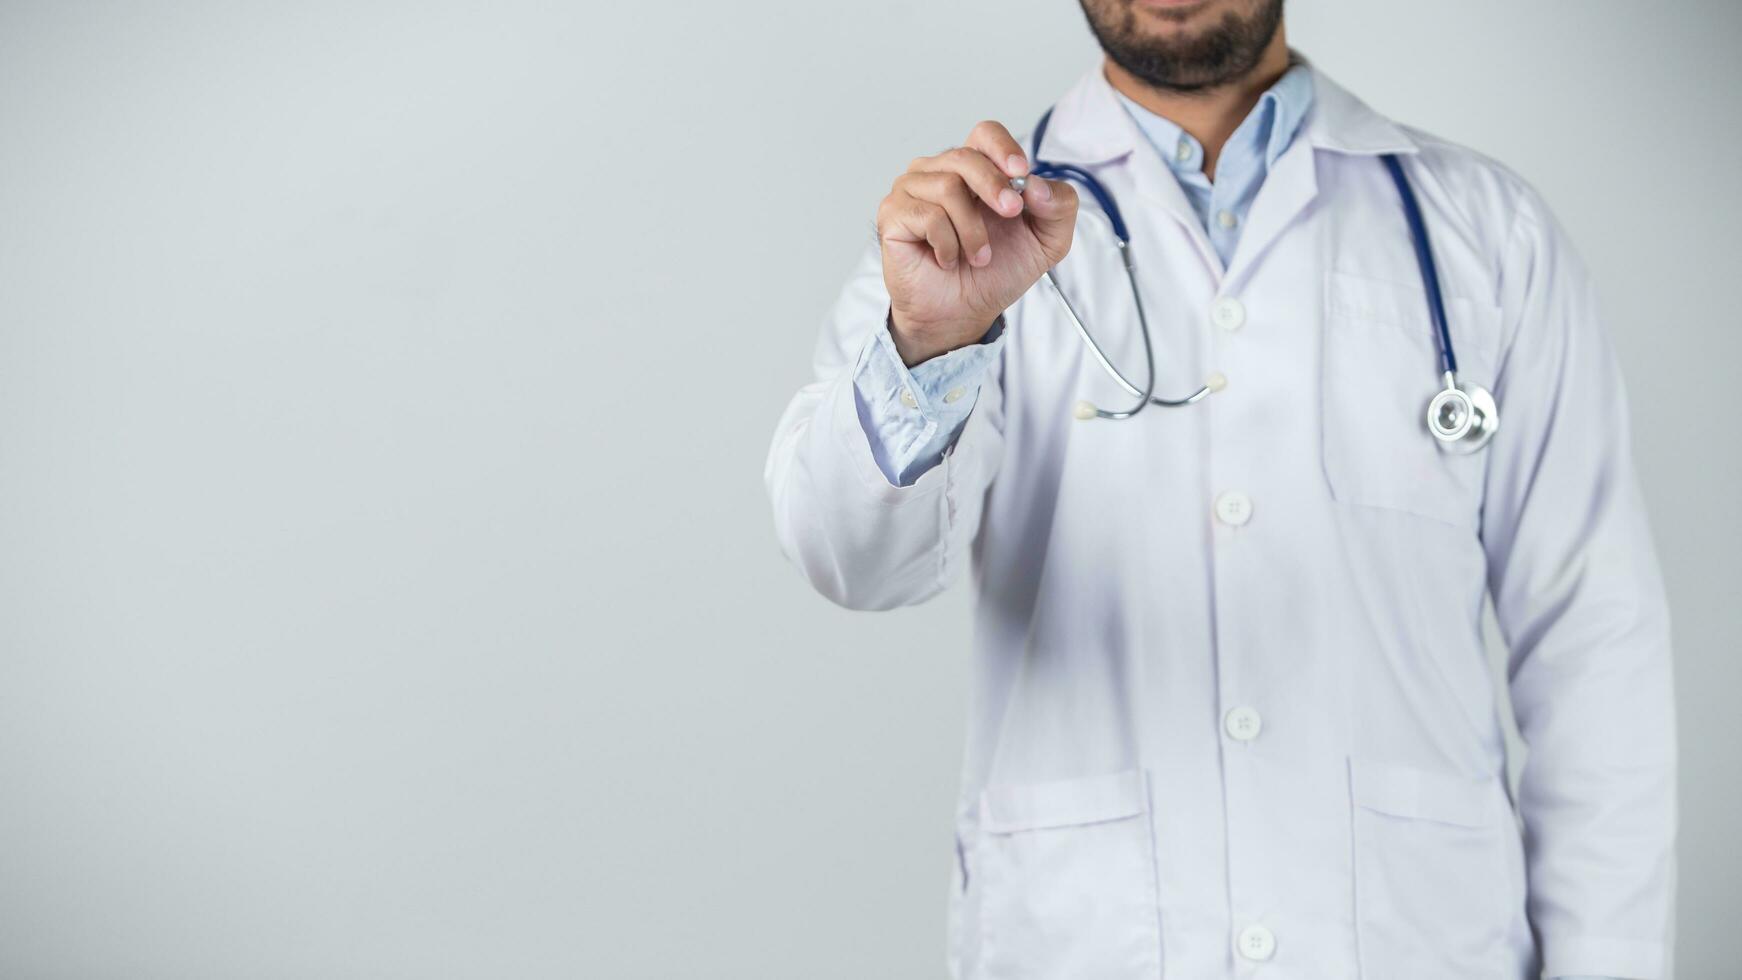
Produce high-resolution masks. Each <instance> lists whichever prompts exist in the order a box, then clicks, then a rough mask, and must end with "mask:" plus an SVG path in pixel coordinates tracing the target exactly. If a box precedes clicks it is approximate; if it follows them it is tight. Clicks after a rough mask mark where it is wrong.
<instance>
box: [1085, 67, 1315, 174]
mask: <svg viewBox="0 0 1742 980" xmlns="http://www.w3.org/2000/svg"><path fill="white" fill-rule="evenodd" d="M1109 88H1111V86H1109ZM1113 94H1114V96H1115V97H1117V98H1118V100H1119V103H1120V105H1121V106H1123V107H1124V109H1125V111H1126V113H1127V114H1129V115H1130V116H1131V118H1132V120H1133V121H1134V122H1136V124H1137V128H1138V129H1139V130H1141V131H1142V132H1143V134H1144V135H1145V136H1147V137H1148V138H1149V141H1150V142H1151V143H1153V144H1154V145H1155V148H1156V150H1157V152H1159V153H1160V154H1161V156H1162V158H1163V159H1165V160H1167V161H1168V166H1170V167H1172V168H1173V169H1174V170H1176V171H1187V172H1195V171H1198V170H1201V169H1203V165H1204V155H1203V148H1202V147H1201V146H1200V145H1199V143H1198V141H1197V140H1196V139H1194V138H1193V137H1192V136H1191V134H1189V133H1187V132H1185V131H1184V130H1183V129H1181V128H1180V127H1179V126H1178V125H1177V124H1176V123H1174V121H1173V120H1171V119H1168V118H1167V117H1166V116H1162V115H1158V114H1156V113H1155V112H1152V111H1150V110H1149V109H1146V108H1144V107H1143V106H1141V105H1139V104H1138V103H1137V102H1136V101H1135V100H1133V99H1131V98H1130V97H1129V96H1127V95H1125V93H1123V92H1120V91H1119V90H1118V89H1113ZM1312 104H1313V76H1312V72H1311V71H1310V70H1309V69H1308V68H1307V66H1306V65H1305V64H1302V63H1299V62H1297V63H1295V64H1293V65H1291V66H1290V67H1289V69H1288V70H1287V71H1285V72H1283V73H1282V77H1281V78H1278V79H1277V80H1276V83H1275V84H1274V85H1272V86H1271V87H1270V88H1269V89H1267V90H1265V92H1264V94H1263V95H1261V96H1259V97H1258V102H1257V104H1256V105H1254V106H1253V107H1252V111H1251V112H1249V113H1247V114H1246V118H1245V119H1244V120H1242V121H1241V123H1240V125H1239V126H1238V127H1236V128H1235V130H1234V132H1233V134H1231V135H1230V136H1229V137H1228V144H1229V146H1228V147H1227V148H1226V149H1225V151H1224V156H1234V155H1244V156H1245V158H1246V159H1252V158H1255V157H1258V156H1260V154H1261V153H1262V158H1263V160H1264V167H1265V168H1266V169H1268V168H1270V167H1271V166H1273V165H1275V163H1276V158H1277V157H1279V156H1282V151H1283V150H1286V149H1288V144H1289V143H1291V142H1293V140H1294V136H1295V133H1296V132H1297V131H1298V130H1299V129H1300V123H1301V120H1302V119H1304V118H1305V117H1306V114H1307V110H1308V109H1310V108H1312ZM1176 147H1177V148H1178V149H1177V150H1176Z"/></svg>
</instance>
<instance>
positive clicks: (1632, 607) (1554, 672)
mask: <svg viewBox="0 0 1742 980" xmlns="http://www.w3.org/2000/svg"><path fill="white" fill-rule="evenodd" d="M1515 220H1516V221H1517V225H1516V227H1515V229H1514V231H1513V233H1512V235H1511V239H1510V241H1509V243H1508V246H1507V254H1506V258H1505V259H1504V261H1503V265H1502V271H1501V283H1500V293H1501V307H1502V309H1503V310H1504V312H1505V318H1504V323H1505V329H1504V333H1503V337H1502V344H1503V345H1504V346H1503V355H1502V359H1501V362H1500V369H1499V371H1498V373H1497V376H1496V384H1495V396H1496V402H1497V403H1498V405H1499V406H1500V429H1499V431H1498V432H1497V433H1496V434H1495V436H1494V439H1493V442H1492V443H1491V444H1490V446H1489V449H1488V452H1489V453H1490V454H1491V458H1490V459H1489V461H1488V463H1489V469H1488V475H1487V486H1486V499H1485V503H1484V507H1483V531H1482V534H1483V542H1484V547H1485V548H1486V551H1487V557H1488V569H1489V573H1488V574H1489V589H1490V592H1491V594H1492V596H1493V599H1494V605H1495V609H1496V612H1497V614H1498V618H1499V623H1500V627H1501V631H1502V634H1503V635H1504V637H1505V639H1506V642H1507V645H1508V648H1509V659H1508V678H1509V684H1510V688H1511V694H1512V702H1513V709H1514V712H1515V714H1516V717H1517V720H1518V727H1519V731H1520V734H1521V735H1522V737H1523V740H1524V742H1525V744H1526V748H1527V755H1526V759H1525V762H1524V766H1523V770H1522V774H1521V782H1520V786H1519V793H1518V807H1519V812H1520V814H1521V816H1522V818H1523V822H1524V834H1525V846H1526V852H1527V856H1528V870H1529V912H1530V917H1531V921H1532V923H1533V924H1534V926H1535V928H1536V931H1537V933H1538V936H1539V938H1540V941H1541V946H1542V953H1543V957H1544V964H1543V966H1544V971H1543V972H1544V974H1545V975H1547V976H1551V977H1556V976H1571V975H1577V974H1593V975H1601V976H1610V977H1627V978H1639V980H1657V978H1662V977H1666V976H1668V975H1669V969H1670V967H1669V964H1670V942H1669V936H1670V933H1671V921H1670V920H1671V913H1672V908H1673V904H1672V902H1673V897H1672V896H1673V890H1674V878H1675V856H1674V844H1675V832H1676V803H1675V800H1676V785H1675V781H1676V744H1675V706H1674V694H1673V685H1672V677H1671V665H1670V636H1669V613H1668V605H1667V602H1666V600H1665V597H1664V591H1663V583H1662V579H1661V577H1660V574H1659V571H1658V564H1657V559H1656V556H1655V554H1654V550H1653V546H1652V541H1651V534H1650V530H1649V528H1648V526H1647V521H1646V514H1645V505H1644V502H1643V500H1642V498H1641V493H1640V488H1639V484H1638V480H1637V478H1636V476H1635V473H1634V465H1633V459H1632V452H1631V445H1630V441H1631V440H1630V433H1629V425H1628V416H1627V406H1626V398H1625V394H1624V391H1623V388H1622V379H1621V374H1620V371H1619V368H1618V365H1617V363H1616V359H1615V355H1614V352H1613V350H1612V349H1611V347H1610V345H1609V342H1608V340H1607V337H1606V336H1605V334H1604V332H1603V329H1602V327H1601V326H1600V324H1599V323H1598V321H1597V317H1596V311H1595V302H1594V296H1593V291H1592V285H1591V282H1590V280H1589V277H1588V275H1587V273H1586V271H1585V269H1584V268H1583V266H1582V265H1581V263H1580V261H1579V259H1578V258H1577V256H1576V255H1575V254H1574V253H1573V251H1572V250H1571V248H1570V246H1569V243H1568V241H1567V240H1566V236H1565V234H1564V233H1563V232H1562V230H1561V229H1560V227H1559V226H1558V224H1557V223H1556V222H1555V221H1554V219H1553V217H1552V216H1551V215H1550V214H1549V213H1548V211H1547V209H1546V208H1544V207H1543V206H1542V204H1541V202H1540V201H1539V200H1538V199H1537V198H1536V197H1535V195H1534V194H1531V193H1529V192H1521V199H1520V206H1519V208H1518V211H1517V213H1516V219H1515Z"/></svg>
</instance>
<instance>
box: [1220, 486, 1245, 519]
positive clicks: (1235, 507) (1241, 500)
mask: <svg viewBox="0 0 1742 980" xmlns="http://www.w3.org/2000/svg"><path fill="white" fill-rule="evenodd" d="M1216 519H1217V520H1219V521H1221V522H1222V523H1223V524H1226V525H1228V526H1229V527H1239V526H1240V525H1242V524H1244V523H1246V522H1247V521H1249V520H1251V519H1252V498H1251V497H1248V496H1246V495H1245V494H1243V493H1241V492H1240V491H1238V490H1224V491H1223V492H1222V493H1220V494H1218V495H1217V497H1216Z"/></svg>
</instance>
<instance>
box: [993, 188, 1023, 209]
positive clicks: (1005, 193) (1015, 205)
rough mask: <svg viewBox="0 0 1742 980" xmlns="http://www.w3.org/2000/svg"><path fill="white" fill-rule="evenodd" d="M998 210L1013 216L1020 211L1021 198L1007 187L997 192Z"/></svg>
mask: <svg viewBox="0 0 1742 980" xmlns="http://www.w3.org/2000/svg"><path fill="white" fill-rule="evenodd" d="M998 210H1000V211H1003V212H1005V213H1007V214H1014V213H1016V212H1017V211H1021V210H1022V196H1021V195H1020V194H1017V193H1016V192H1015V191H1013V190H1011V189H1009V188H1008V187H1007V188H1005V189H1004V190H1001V191H999V192H998Z"/></svg>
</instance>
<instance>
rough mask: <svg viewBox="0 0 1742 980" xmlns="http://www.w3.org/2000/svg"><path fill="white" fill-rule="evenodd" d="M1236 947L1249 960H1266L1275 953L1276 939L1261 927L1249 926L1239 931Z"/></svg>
mask: <svg viewBox="0 0 1742 980" xmlns="http://www.w3.org/2000/svg"><path fill="white" fill-rule="evenodd" d="M1236 945H1237V946H1238V947H1239V949H1240V955H1241V956H1244V957H1246V958H1247V959H1249V960H1267V959H1270V957H1271V956H1272V955H1273V954H1274V953H1275V952H1276V937H1275V936H1274V935H1272V934H1271V932H1270V930H1269V929H1266V928H1264V927H1263V926H1260V925H1250V926H1247V927H1246V928H1244V929H1242V930H1240V938H1239V939H1238V940H1237V941H1236Z"/></svg>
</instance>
